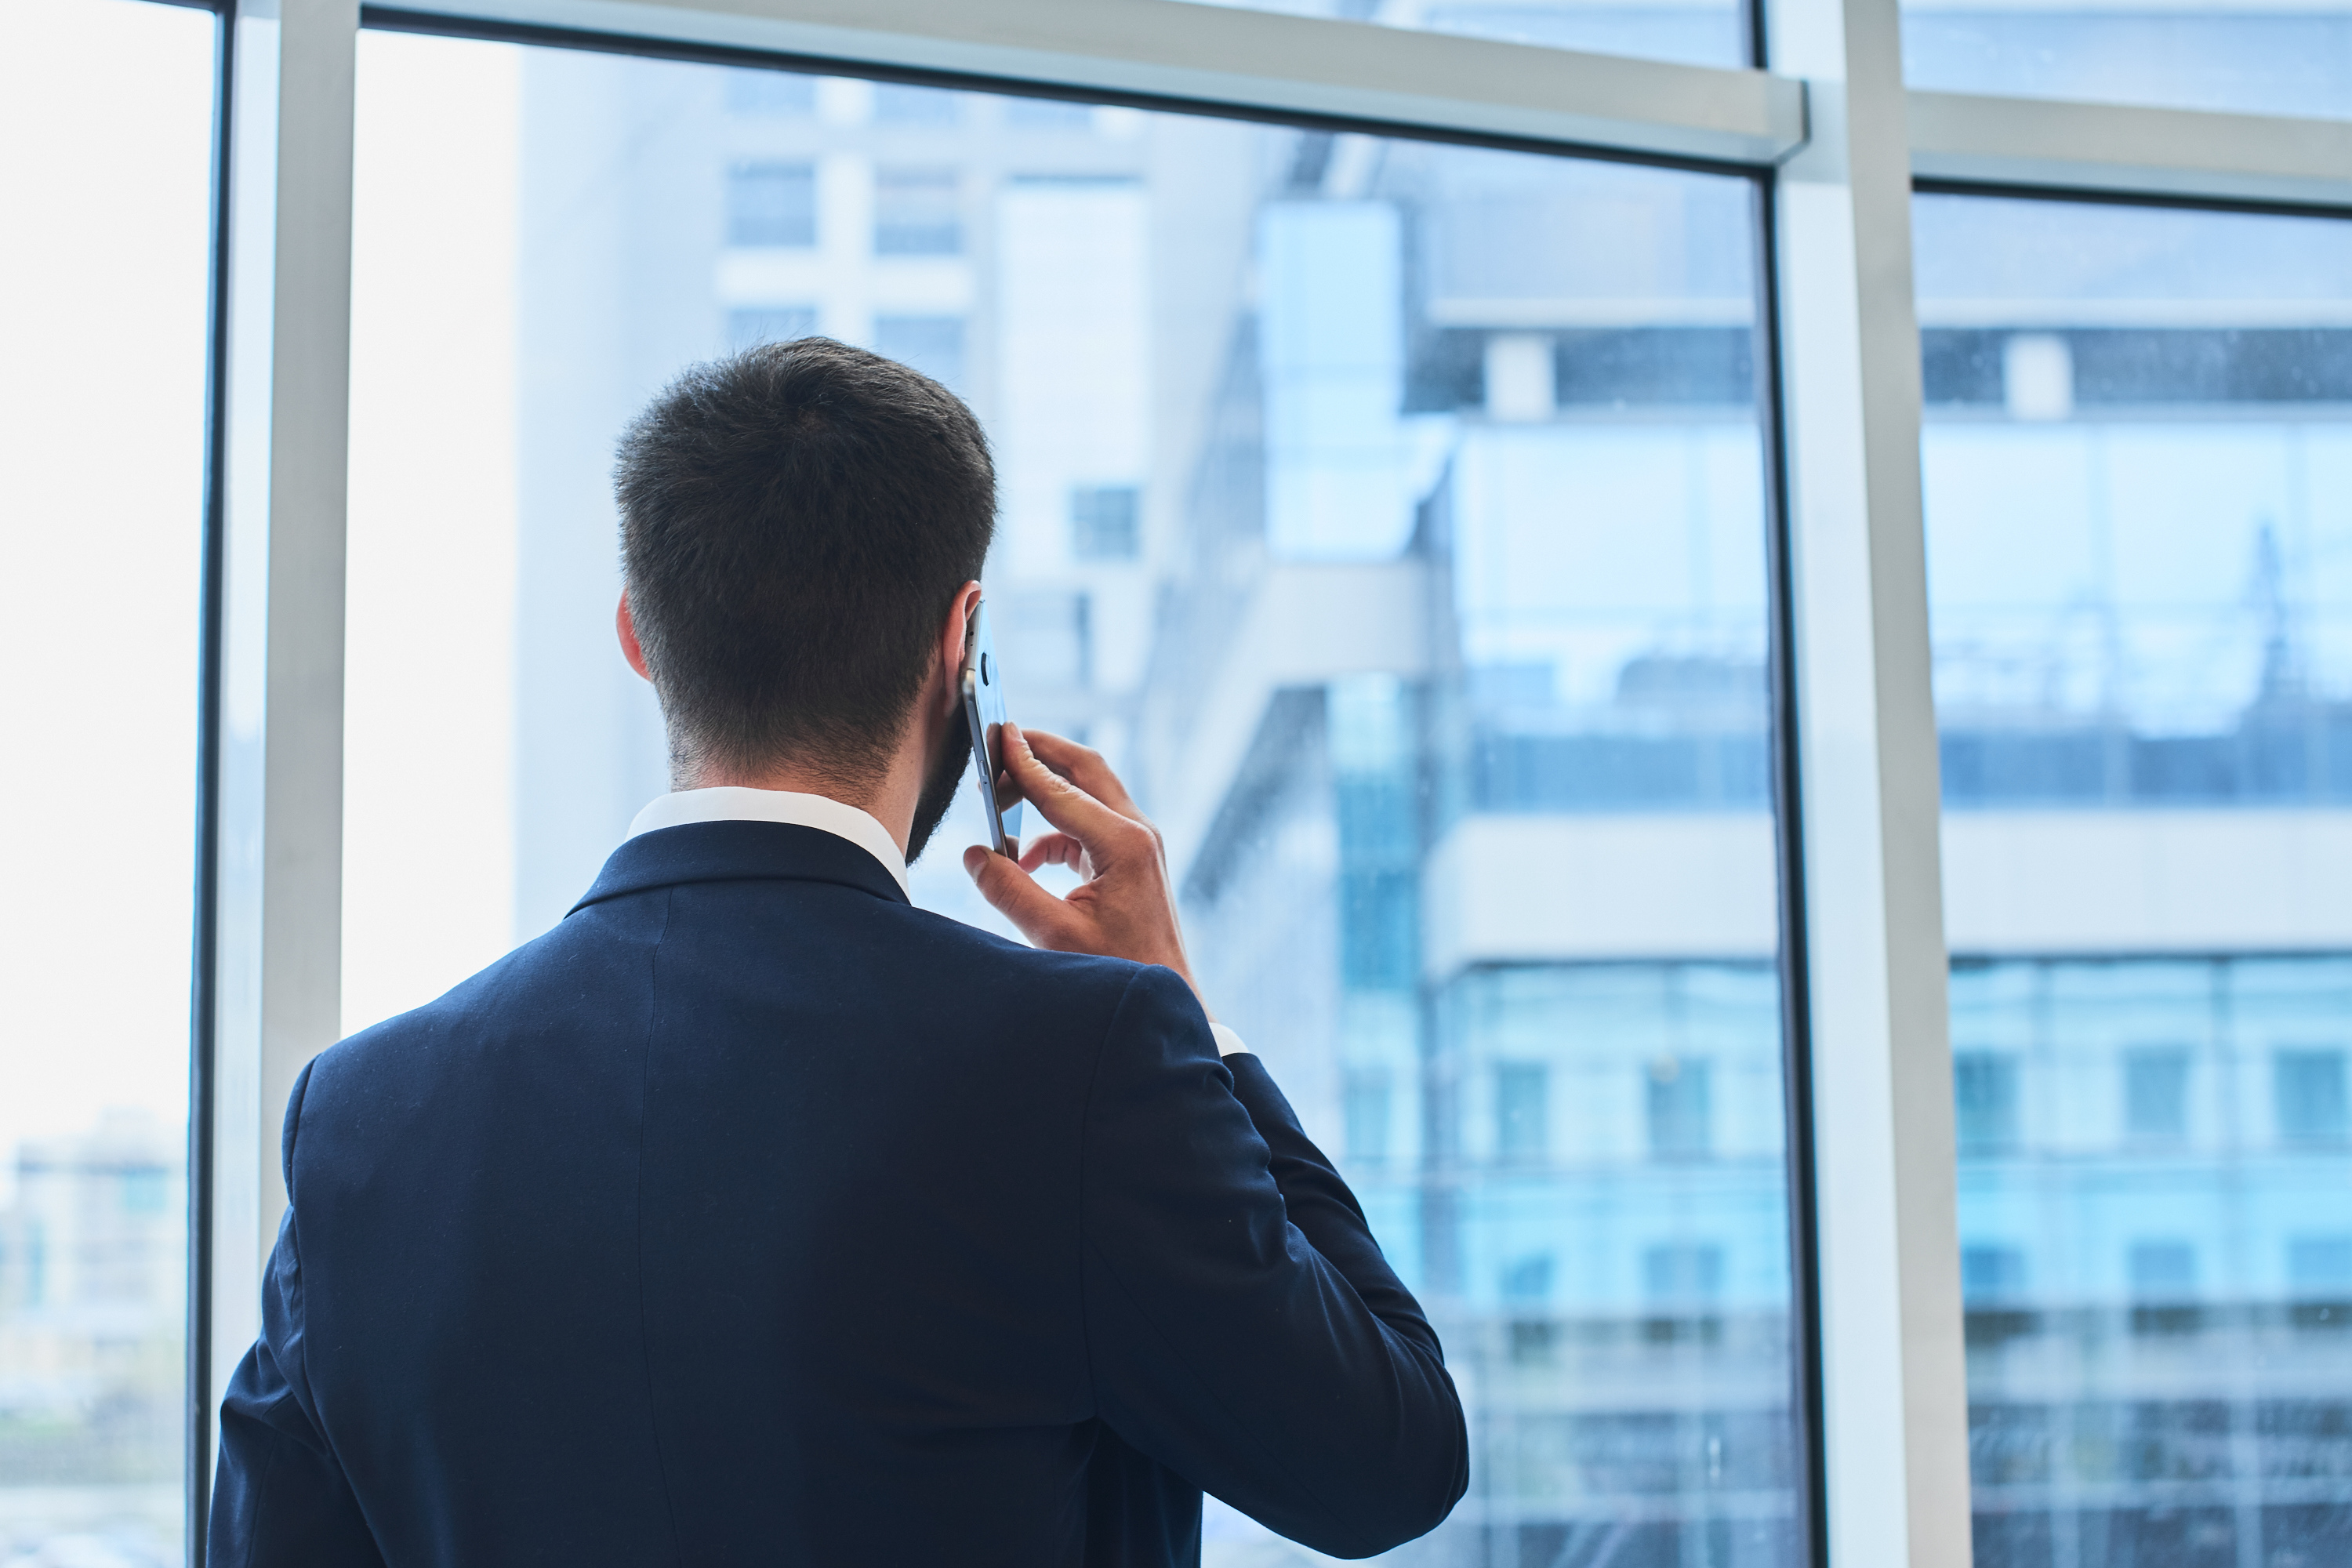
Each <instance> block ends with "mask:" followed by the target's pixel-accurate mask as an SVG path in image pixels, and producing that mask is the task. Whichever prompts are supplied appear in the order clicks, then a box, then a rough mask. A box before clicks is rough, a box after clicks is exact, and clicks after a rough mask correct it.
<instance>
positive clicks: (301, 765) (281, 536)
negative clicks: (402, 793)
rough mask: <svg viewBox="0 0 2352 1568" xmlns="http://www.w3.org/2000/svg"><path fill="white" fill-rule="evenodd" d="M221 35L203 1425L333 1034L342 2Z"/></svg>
mask: <svg viewBox="0 0 2352 1568" xmlns="http://www.w3.org/2000/svg"><path fill="white" fill-rule="evenodd" d="M227 25H228V26H229V28H230V29H231V36H230V38H229V40H228V45H227V47H228V50H229V62H230V63H229V69H228V103H227V113H228V117H229V123H228V147H227V153H226V183H227V191H226V206H227V210H226V224H225V235H224V239H223V256H222V258H220V263H219V264H220V265H221V266H223V268H225V282H226V288H225V300H226V304H225V310H224V316H225V321H224V326H223V331H222V336H221V344H222V354H223V360H224V365H223V370H222V374H221V378H220V391H219V398H220V409H219V413H218V418H219V419H220V422H221V435H220V438H219V452H220V464H221V483H222V499H221V510H222V518H221V528H222V537H221V544H220V559H219V593H220V599H219V608H218V616H219V625H218V631H217V635H218V637H219V670H218V678H217V679H218V688H217V692H216V696H215V700H216V701H217V703H218V720H217V722H218V732H217V736H216V752H215V758H214V761H213V767H214V772H213V776H212V777H211V779H210V780H208V781H207V782H208V785H209V788H210V792H211V794H210V798H211V803H212V807H213V816H214V826H213V831H214V834H215V838H214V843H213V845H212V853H213V856H214V858H215V880H214V888H213V902H212V908H211V910H209V911H208V912H209V914H210V916H211V920H212V929H213V948H214V954H213V970H212V973H211V976H210V980H211V989H212V1016H211V1019H210V1025H211V1029H212V1041H211V1046H212V1049H211V1053H210V1054H211V1060H210V1062H209V1064H208V1065H209V1068H210V1079H211V1089H212V1102H213V1104H212V1141H211V1156H212V1161H211V1169H210V1171H209V1172H208V1173H205V1174H206V1175H207V1176H208V1178H209V1181H208V1185H209V1188H210V1192H211V1197H212V1206H211V1213H210V1218H211V1225H210V1238H209V1239H210V1257H209V1259H208V1262H209V1269H210V1276H211V1278H210V1281H209V1283H210V1293H211V1300H210V1320H211V1322H210V1335H209V1339H210V1342H209V1345H208V1346H207V1347H206V1348H207V1352H208V1353H207V1356H206V1360H207V1362H208V1363H209V1373H210V1375H209V1380H208V1381H209V1384H210V1386H209V1387H207V1388H205V1389H201V1390H191V1395H192V1397H196V1398H201V1399H203V1400H205V1408H206V1410H207V1411H208V1412H209V1411H210V1410H212V1409H216V1408H217V1406H218V1405H219V1402H220V1398H221V1394H222V1392H223V1391H224V1389H225V1388H226V1384H227V1380H228V1378H229V1377H230V1375H231V1374H232V1373H234V1371H235V1369H236V1364H237V1363H238V1361H239V1360H240V1359H241V1358H242V1357H243V1355H244V1353H245V1351H246V1348H247V1346H248V1345H249V1344H250V1343H251V1342H252V1341H253V1339H254V1336H255V1334H256V1332H257V1330H258V1328H259V1321H260V1290H259V1283H260V1278H261V1268H262V1264H263V1261H264V1259H265V1258H267V1257H268V1249H269V1247H270V1246H271V1244H272V1241H273V1238H274V1237H275V1234H276V1231H277V1228H278V1217H279V1215H281V1214H282V1213H283V1211H284V1208H285V1188H284V1184H283V1182H282V1181H281V1178H280V1173H279V1167H278V1147H279V1145H278V1132H279V1128H280V1124H281V1118H282V1116H283V1113H284V1110H285V1106H286V1099H287V1095H288V1093H289V1090H290V1089H291V1088H292V1086H293V1082H294V1079H295V1077H296V1076H297V1075H298V1074H299V1072H300V1070H301V1068H302V1066H303V1064H304V1063H305V1062H307V1061H308V1060H309V1059H310V1058H311V1057H312V1056H313V1055H315V1054H316V1053H317V1052H318V1051H319V1050H320V1049H321V1048H322V1047H325V1046H327V1045H328V1044H330V1043H331V1041H332V1040H333V1039H334V1037H335V1035H336V1032H337V1026H338V1024H339V1022H340V1013H341V960H342V952H341V923H342V922H341V912H342V766H343V756H342V752H343V713H342V705H343V514H344V501H345V479H346V463H345V458H346V449H347V445H348V429H347V417H348V412H349V406H350V380H351V374H350V361H351V352H350V351H351V216H352V88H353V67H354V51H355V47H356V42H357V37H358V31H359V6H358V4H357V0H251V3H247V4H241V5H237V6H236V8H235V9H234V10H233V11H232V12H231V13H230V16H229V21H228V24H227ZM208 1426H209V1422H208Z"/></svg>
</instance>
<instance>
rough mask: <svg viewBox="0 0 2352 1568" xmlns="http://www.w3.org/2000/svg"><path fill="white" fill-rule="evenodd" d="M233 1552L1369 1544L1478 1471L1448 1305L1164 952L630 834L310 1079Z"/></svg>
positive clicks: (657, 1555) (827, 856) (230, 1456)
mask: <svg viewBox="0 0 2352 1568" xmlns="http://www.w3.org/2000/svg"><path fill="white" fill-rule="evenodd" d="M285 1166H286V1185H287V1191H288V1192H289V1194H290V1195H291V1198H292V1206H291V1208H290V1210H289V1213H288V1215H287V1216H286V1220H285V1224H284V1226H283V1228H282V1229H281V1231H280V1232H279V1236H278V1247H277V1249H276V1251H275V1253H274V1254H273V1255H272V1257H271V1258H270V1262H269V1268H268V1276H267V1279H266V1280H265V1282H264V1312H263V1321H264V1328H263V1331H262V1335H261V1338H260V1340H259V1341H258V1342H257V1343H256V1344H255V1345H254V1347H253V1350H252V1352H250V1353H249V1354H248V1355H247V1357H246V1359H245V1361H244V1363H242V1364H241V1365H240V1366H239V1367H238V1368H237V1371H236V1378H235V1381H234V1382H233V1384H231V1386H230V1390H229V1395H228V1398H227V1401H226V1404H225V1405H223V1406H222V1410H221V1456H220V1468H219V1474H218V1479H217V1481H216V1484H215V1494H214V1495H215V1500H214V1511H213V1516H212V1527H211V1538H210V1540H211V1560H212V1563H213V1564H214V1565H215V1568H245V1565H247V1564H267V1565H278V1564H285V1565H288V1568H294V1565H299V1568H333V1565H339V1564H346V1563H351V1564H358V1563H385V1564H393V1565H400V1568H406V1565H409V1564H427V1563H434V1564H458V1563H463V1564H498V1565H503V1564H510V1563H562V1564H583V1563H615V1564H653V1563H677V1564H695V1565H699V1564H706V1563H886V1564H891V1563H910V1564H911V1563H920V1564H927V1565H928V1564H945V1563H1004V1564H1008V1565H1011V1564H1019V1565H1021V1568H1039V1565H1045V1564H1078V1563H1152V1564H1158V1563H1184V1562H1192V1561H1196V1560H1197V1559H1198V1556H1199V1553H1200V1529H1201V1489H1207V1490H1210V1491H1213V1492H1214V1493H1216V1494H1217V1495H1218V1496H1219V1497H1221V1498H1223V1499H1225V1500H1227V1501H1229V1502H1231V1503H1232V1504H1233V1505H1234V1507H1236V1508H1238V1509H1240V1510H1243V1511H1244V1512H1245V1513H1248V1514H1251V1515H1253V1516H1255V1518H1257V1519H1259V1520H1262V1521H1265V1523H1266V1524H1268V1525H1271V1526H1272V1527H1273V1528H1275V1529H1276V1530H1278V1531H1282V1532H1283V1533H1284V1534H1286V1535H1288V1536H1290V1537H1292V1538H1294V1539H1295V1540H1297V1541H1300V1542H1306V1543H1307V1544H1308V1545H1310V1546H1313V1547H1315V1548H1317V1549H1318V1550H1320V1551H1323V1552H1332V1553H1335V1554H1338V1555H1341V1556H1364V1555H1369V1554H1370V1553H1372V1552H1379V1551H1381V1550H1383V1549H1385V1548H1387V1547H1389V1546H1391V1545H1394V1544H1395V1543H1397V1542H1402V1541H1404V1540H1408V1539H1410V1538H1412V1537H1413V1536H1415V1535H1418V1534H1420V1533H1422V1532H1423V1531H1426V1530H1428V1529H1430V1528H1431V1527H1432V1526H1433V1525H1434V1524H1436V1523H1437V1521H1440V1520H1441V1519H1443V1518H1444V1516H1445V1514H1446V1512H1447V1510H1449V1509H1451V1508H1452V1507H1453V1505H1454V1501H1455V1500H1457V1499H1458V1498H1460V1497H1461V1495H1462V1492H1463V1489H1464V1487H1465V1484H1466V1479H1467V1445H1466V1439H1465V1432H1464V1427H1463V1421H1462V1409H1461V1405H1460V1402H1459V1400H1458V1399H1457V1398H1456V1396H1455V1394H1454V1385H1453V1383H1452V1381H1451V1380H1450V1379H1449V1378H1448V1377H1447V1375H1446V1373H1445V1370H1444V1363H1443V1360H1442V1357H1441V1354H1440V1352H1439V1348H1438V1343H1437V1337H1436V1335H1435V1334H1434V1333H1433V1332H1432V1331H1431V1330H1430V1327H1429V1324H1428V1322H1427V1321H1425V1320H1424V1319H1423V1315H1422V1313H1421V1310H1420V1308H1419V1307H1418V1306H1417V1305H1416V1304H1415V1303H1414V1301H1413V1300H1412V1296H1411V1295H1410V1294H1408V1293H1407V1292H1406V1290H1405V1289H1404V1287H1403V1286H1402V1284H1401V1283H1400V1282H1399V1281H1398V1279H1397V1277H1396V1275H1395V1274H1394V1273H1393V1272H1392V1271H1391V1269H1390V1268H1389V1267H1388V1265H1387V1263H1385V1262H1384V1261H1383V1260H1382V1258H1381V1253H1380V1249H1379V1247H1376V1246H1375V1245H1374V1244H1373V1241H1372V1238H1371V1236H1370V1232H1369V1231H1368V1230H1367V1229H1366V1228H1365V1225H1364V1218H1363V1215H1362V1212H1361V1211H1360V1209H1359V1207H1358V1206H1357V1204H1356V1201H1355V1198H1354V1197H1353V1195H1352V1194H1349V1191H1348V1188H1347V1186H1346V1184H1344V1183H1343V1182H1342V1181H1341V1180H1340V1179H1339V1175H1338V1173H1336V1172H1334V1171H1333V1169H1332V1168H1331V1164H1330V1162H1329V1161H1328V1160H1327V1159H1325V1158H1324V1156H1323V1155H1322V1154H1321V1153H1320V1152H1318V1150H1317V1149H1316V1148H1315V1146H1314V1144H1312V1143H1311V1142H1308V1141H1307V1137H1306V1135H1305V1134H1304V1133H1303V1132H1302V1131H1300V1129H1299V1126H1298V1122H1297V1119H1296V1118H1295V1117H1294V1116H1293V1115H1292V1113H1291V1110H1290V1107H1289V1106H1288V1104H1287V1103H1286V1101H1285V1100H1283V1097H1282V1093H1281V1091H1280V1090H1279V1089H1276V1087H1275V1085H1274V1082H1273V1080H1272V1079H1270V1078H1268V1077H1267V1076H1266V1072H1265V1068H1264V1066H1263V1065H1261V1064H1260V1063H1259V1062H1258V1061H1257V1060H1256V1059H1255V1058H1253V1057H1249V1056H1245V1055H1242V1056H1235V1057H1233V1058H1227V1059H1225V1060H1223V1061H1220V1060H1219V1058H1218V1056H1217V1052H1216V1047H1215V1046H1214V1044H1213V1041H1212V1039H1211V1037H1210V1034H1209V1029H1208V1024H1207V1021H1206V1019H1205V1018H1204V1017H1203V1016H1202V1012H1201V1008H1200V1006H1199V1005H1198V1003H1196V1002H1195V1001H1194V1000H1193V997H1192V993H1191V992H1190V990H1189V989H1188V988H1187V987H1186V986H1185V984H1184V983H1183V982H1182V980H1181V979H1180V978H1178V977H1177V976H1176V975H1175V974H1173V973H1171V972H1170V971H1168V970H1166V969H1160V968H1147V967H1144V966H1142V965H1139V964H1134V963H1124V962H1120V961H1118V960H1114V959H1102V958H1087V957H1077V956H1072V955H1069V954H1066V953H1055V952H1034V951H1032V950H1030V949H1028V948H1024V947H1019V946H1016V945H1014V944H1012V943H1009V942H1002V941H1000V940H998V939H996V938H994V937H992V936H988V935H985V934H983V933H982V932H980V931H974V930H972V929H971V928H970V927H968V926H963V925H960V924H958V923H956V922H955V921H949V920H946V919H943V918H941V917H940V916H937V915H933V914H929V913H927V912H925V911H923V910H916V909H914V908H911V907H910V906H909V905H908V902H907V900H906V899H905V897H904V895H903V894H901V892H900V891H899V889H898V884H897V883H896V882H895V881H894V880H893V879H891V877H890V875H889V874H888V873H887V871H886V870H884V868H882V867H881V866H880V865H879V864H878V863H877V862H876V861H875V860H874V858H872V857H871V856H869V855H867V854H866V852H865V851H864V850H862V849H860V848H858V847H856V846H854V845H852V844H850V843H848V842H846V841H845V840H843V839H840V838H836V837H833V836H831V835H829V834H825V833H823V832H820V831H818V830H816V829H814V828H808V827H799V826H783V825H780V824H774V823H760V822H724V823H707V824H699V825H696V826H684V827H673V828H667V829H664V830H662V831H659V832H656V833H650V834H646V835H644V836H642V837H637V838H634V839H631V840H630V841H629V842H627V843H626V844H625V845H623V846H622V847H621V848H620V849H619V850H617V851H616V852H615V853H614V856H613V858H612V859H611V860H610V861H609V862H608V863H607V864H606V866H605V868H604V873H603V875H602V876H601V877H600V878H599V879H597V882H596V885H595V886H594V887H593V889H590V891H589V893H588V896H587V897H586V898H585V899H583V900H581V902H580V904H579V906H578V907H577V908H576V909H574V910H572V914H571V915H570V916H569V917H568V918H567V919H565V920H564V921H563V922H562V924H561V925H559V926H558V927H557V928H556V929H555V930H554V931H551V932H549V933H548V934H547V935H545V936H543V937H541V938H540V939H539V940H538V941H536V942H530V943H529V944H527V945H526V946H524V947H522V948H520V949H519V950H518V951H516V952H513V953H512V954H510V955H509V956H508V957H507V958H505V959H503V960H501V961H500V962H499V963H496V964H493V965H492V966H491V967H490V968H488V969H487V970H485V971H483V972H482V973H480V974H478V975H476V976H475V977H474V978H473V979H471V980H468V981H467V982H466V983H465V984H462V985H460V986H458V987H457V989H456V990H454V991H452V992H450V993H449V994H447V995H446V996H444V997H442V998H441V999H440V1000H438V1001H436V1002H435V1003H433V1004H431V1005H428V1006H425V1007H422V1008H419V1009H418V1010H417V1011H415V1012H414V1013H409V1014H406V1015H404V1016H401V1017H397V1018H394V1019H392V1020H390V1021H389V1022H387V1023H383V1024H380V1025H378V1026H375V1027H374V1028H372V1029H369V1030H366V1031H365V1032H363V1033H362V1034H359V1035H355V1036H353V1037H352V1038H350V1039H348V1040H345V1041H343V1042H342V1043H341V1044H340V1045H338V1046H335V1047H332V1048H331V1049H330V1050H328V1051H326V1052H325V1053H324V1054H322V1055H321V1056H320V1057H319V1058H318V1059H317V1060H316V1061H315V1062H313V1063H312V1064H311V1065H310V1068H307V1069H305V1071H304V1072H303V1074H302V1077H301V1079H300V1081H299V1083H298V1084H297V1085H296V1086H295V1089H294V1094H293V1099H292V1102H291V1103H290V1104H289V1107H288V1108H287V1113H286V1130H285Z"/></svg>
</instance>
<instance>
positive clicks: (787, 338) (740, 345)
mask: <svg viewBox="0 0 2352 1568" xmlns="http://www.w3.org/2000/svg"><path fill="white" fill-rule="evenodd" d="M814 331H816V310H815V309H814V307H813V306H808V305H753V306H747V307H744V308H742V309H740V310H730V311H728V312H727V347H728V348H729V349H730V351H731V352H733V353H742V352H743V351H744V350H745V349H751V348H757V347H759V346H760V345H761V343H788V342H792V341H793V339H794V338H804V337H807V336H808V335H809V334H810V333H811V332H814Z"/></svg>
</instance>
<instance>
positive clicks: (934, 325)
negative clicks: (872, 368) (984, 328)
mask: <svg viewBox="0 0 2352 1568" xmlns="http://www.w3.org/2000/svg"><path fill="white" fill-rule="evenodd" d="M874 352H875V353H877V354H880V355H881V356H882V357H883V358H884V359H894V360H897V361H898V363H900V364H903V365H906V366H908V368H909V369H913V370H919V371H921V372H922V373H923V374H925V375H928V376H929V377H930V378H931V379H932V380H933V381H936V382H938V383H939V384H940V385H941V386H944V387H946V388H947V389H948V390H949V391H950V392H953V393H957V394H959V395H961V393H962V391H963V371H964V358H963V318H962V317H961V316H877V317H875V318H874Z"/></svg>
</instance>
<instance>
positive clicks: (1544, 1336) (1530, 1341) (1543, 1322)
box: [1503, 1252, 1553, 1363]
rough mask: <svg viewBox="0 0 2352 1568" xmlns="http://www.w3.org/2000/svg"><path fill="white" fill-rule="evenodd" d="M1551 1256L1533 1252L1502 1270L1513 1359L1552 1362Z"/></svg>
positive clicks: (1504, 1299) (1504, 1301)
mask: <svg viewBox="0 0 2352 1568" xmlns="http://www.w3.org/2000/svg"><path fill="white" fill-rule="evenodd" d="M1551 1282H1552V1257H1551V1254H1550V1253H1549V1252H1538V1253H1531V1254H1529V1255H1528V1257H1525V1258H1519V1259H1517V1261H1515V1262H1512V1263H1509V1264H1507V1265H1506V1266H1505V1267H1504V1269H1503V1306H1504V1309H1505V1310H1507V1311H1508V1312H1509V1313H1510V1344H1511V1360H1513V1361H1514V1362H1521V1363H1525V1362H1542V1361H1549V1360H1550V1359H1551V1352H1552V1339H1553V1328H1552V1321H1551V1318H1550V1302H1551Z"/></svg>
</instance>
